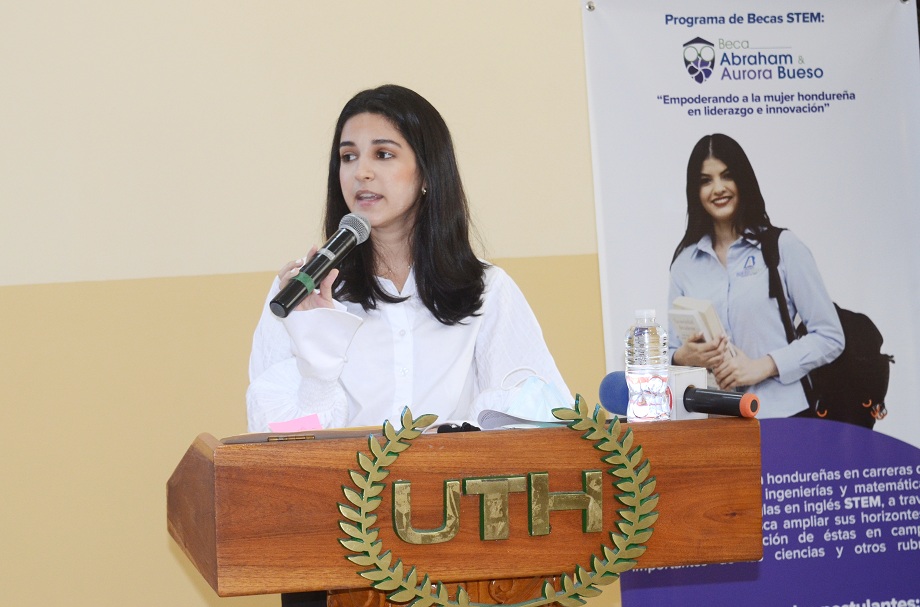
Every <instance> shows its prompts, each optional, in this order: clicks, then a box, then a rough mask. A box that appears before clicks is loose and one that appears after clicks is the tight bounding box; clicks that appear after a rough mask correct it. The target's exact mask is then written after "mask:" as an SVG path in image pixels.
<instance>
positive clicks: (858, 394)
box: [760, 228, 894, 429]
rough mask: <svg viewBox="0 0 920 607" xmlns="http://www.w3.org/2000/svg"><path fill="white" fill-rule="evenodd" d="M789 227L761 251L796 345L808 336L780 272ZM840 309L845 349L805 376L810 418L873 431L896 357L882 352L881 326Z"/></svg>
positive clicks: (765, 238)
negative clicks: (788, 299)
mask: <svg viewBox="0 0 920 607" xmlns="http://www.w3.org/2000/svg"><path fill="white" fill-rule="evenodd" d="M782 231H783V228H770V229H768V230H766V231H765V232H764V233H762V235H761V241H760V244H761V252H762V254H763V258H764V263H765V264H766V265H767V268H768V269H769V271H770V275H769V276H770V278H769V280H770V297H771V298H775V299H776V301H777V306H778V307H779V313H780V317H781V318H782V321H783V327H784V329H785V331H786V339H787V341H789V343H792V341H794V340H795V339H798V338H799V337H801V336H803V335H805V334H807V332H808V329H807V328H806V327H805V326H804V324H801V323H800V324H799V326H798V327H795V326H794V325H793V322H792V318H790V316H789V307H788V305H787V302H786V294H785V289H784V287H783V281H782V277H781V276H780V273H779V262H780V256H779V235H780V233H781V232H782ZM834 308H835V309H836V311H837V317H838V319H839V320H840V325H841V327H842V328H843V336H844V341H845V343H844V349H843V352H842V353H841V354H840V356H838V357H837V358H836V359H835V360H834V361H832V362H830V363H828V364H826V365H823V366H821V367H818V368H817V369H814V370H812V371H811V372H810V373H809V374H808V375H806V376H805V377H803V378H802V388H803V389H804V390H805V396H806V398H807V399H808V404H809V407H810V408H809V414H808V415H807V417H820V418H823V419H830V420H835V421H842V422H846V423H850V424H855V425H857V426H862V427H864V428H870V429H871V428H872V427H874V426H875V422H876V421H877V420H880V419H882V418H884V417H885V415H886V414H887V409H886V407H885V395H886V394H887V393H888V381H889V377H890V373H891V368H890V367H891V364H892V363H894V356H891V355H888V354H882V352H881V348H882V342H883V338H882V334H881V332H880V331H879V330H878V327H876V326H875V323H874V322H872V320H871V319H870V318H869V317H868V316H866V315H865V314H861V313H859V312H853V311H851V310H847V309H844V308H841V307H840V306H838V305H837V304H836V303H835V304H834Z"/></svg>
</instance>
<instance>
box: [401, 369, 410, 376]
mask: <svg viewBox="0 0 920 607" xmlns="http://www.w3.org/2000/svg"><path fill="white" fill-rule="evenodd" d="M399 372H400V373H401V374H402V376H403V377H405V376H406V375H409V369H407V368H406V367H403V368H402V369H400V370H399Z"/></svg>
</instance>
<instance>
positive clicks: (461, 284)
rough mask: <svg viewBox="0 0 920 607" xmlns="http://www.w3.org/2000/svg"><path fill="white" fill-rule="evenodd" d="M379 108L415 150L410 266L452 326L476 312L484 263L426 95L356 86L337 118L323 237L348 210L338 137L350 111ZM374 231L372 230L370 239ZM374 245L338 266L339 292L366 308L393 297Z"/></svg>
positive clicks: (446, 139)
mask: <svg viewBox="0 0 920 607" xmlns="http://www.w3.org/2000/svg"><path fill="white" fill-rule="evenodd" d="M364 113H370V114H378V115H380V116H383V117H384V118H386V119H387V120H389V121H390V122H391V123H392V124H393V126H394V127H396V130H398V131H399V133H400V134H401V135H402V136H403V137H404V138H405V139H406V141H407V142H408V143H409V146H410V147H411V148H412V151H413V152H415V158H416V163H417V166H418V171H419V175H420V178H421V179H420V180H421V183H424V184H425V188H426V190H427V192H426V193H425V194H424V195H422V196H421V197H420V198H419V199H418V200H417V201H416V203H415V204H416V214H415V225H414V227H413V229H412V235H411V242H410V243H409V244H410V246H411V249H412V269H413V271H414V273H415V281H416V285H417V286H418V294H419V297H420V298H421V300H422V303H423V304H424V305H425V307H426V308H428V310H429V311H431V313H432V314H433V315H434V317H435V318H436V319H438V321H440V322H441V323H443V324H445V325H453V324H457V323H459V322H461V321H462V320H463V319H465V318H468V317H470V316H473V315H475V314H476V313H478V311H479V309H480V308H481V307H482V294H483V292H484V290H485V274H484V270H485V267H486V264H484V263H482V262H481V261H480V260H479V259H478V258H477V257H476V255H475V254H474V253H473V248H472V246H471V244H470V236H469V230H470V211H469V205H468V203H467V199H466V194H465V193H464V190H463V183H462V182H461V180H460V170H459V168H458V167H457V160H456V156H455V155H454V144H453V140H452V139H451V136H450V131H449V130H448V128H447V124H445V122H444V119H443V118H442V117H441V114H439V113H438V111H437V110H436V109H435V108H434V106H432V105H431V104H430V103H429V102H428V101H427V100H426V99H425V98H423V97H422V96H421V95H419V94H418V93H416V92H414V91H411V90H409V89H407V88H405V87H401V86H396V85H392V84H388V85H384V86H381V87H378V88H375V89H369V90H366V91H361V92H360V93H358V94H357V95H355V96H354V97H352V99H351V100H350V101H349V102H348V103H346V104H345V107H344V108H343V109H342V113H341V115H340V116H339V120H338V122H337V123H336V125H335V136H334V137H333V140H332V153H331V155H330V158H329V181H328V186H327V195H326V214H325V230H326V237H327V238H328V237H330V236H332V234H334V233H335V231H336V230H337V229H338V227H339V221H340V220H341V219H342V217H344V216H345V215H346V214H347V213H348V212H349V211H348V206H347V205H346V204H345V197H344V196H343V194H342V186H341V183H340V182H339V167H340V165H341V158H340V151H339V143H340V142H341V140H342V129H343V128H344V126H345V123H346V122H347V121H348V119H349V118H351V117H353V116H356V115H358V114H364ZM373 238H374V234H373V231H372V232H371V242H373ZM374 255H375V252H374V247H373V246H366V245H365V246H362V247H357V248H356V249H355V250H354V251H353V252H352V253H351V255H349V256H348V257H346V258H345V260H344V261H343V263H342V264H341V265H340V266H339V277H338V279H337V283H336V286H335V295H336V297H338V298H340V299H342V300H344V301H350V302H354V303H359V304H361V306H362V307H363V308H364V309H365V310H369V309H374V308H376V307H377V302H378V301H385V302H388V303H396V302H399V301H402V298H399V297H394V296H392V295H389V294H387V293H386V292H385V291H383V289H382V288H381V287H380V284H379V283H378V282H377V279H376V278H375V269H376V264H375V259H374Z"/></svg>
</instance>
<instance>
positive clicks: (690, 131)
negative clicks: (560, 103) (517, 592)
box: [582, 0, 920, 607]
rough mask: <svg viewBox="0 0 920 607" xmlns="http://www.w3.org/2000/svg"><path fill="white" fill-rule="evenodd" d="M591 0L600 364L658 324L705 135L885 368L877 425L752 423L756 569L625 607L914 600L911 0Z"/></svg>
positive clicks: (645, 592)
mask: <svg viewBox="0 0 920 607" xmlns="http://www.w3.org/2000/svg"><path fill="white" fill-rule="evenodd" d="M582 4H583V6H584V32H585V55H586V66H587V77H588V97H589V104H590V118H591V133H592V148H593V149H592V152H593V163H594V180H595V197H596V203H597V217H598V240H599V256H600V265H601V290H602V297H603V311H604V336H605V348H606V354H607V367H608V370H609V371H612V370H615V369H622V368H623V334H624V331H625V330H626V328H627V327H628V326H629V324H630V322H631V320H632V318H633V311H634V310H636V309H642V308H651V307H654V308H655V309H656V310H657V311H658V317H659V320H660V321H661V322H662V323H666V322H667V310H668V308H669V304H670V302H669V301H668V285H669V271H670V266H671V261H672V257H673V256H674V254H675V250H676V249H677V245H678V243H679V242H680V240H681V238H682V237H683V236H684V233H685V230H686V229H687V211H688V204H689V203H688V196H691V195H692V193H691V192H688V190H689V189H690V188H688V186H687V180H688V170H689V171H691V172H692V171H694V170H698V169H694V168H692V167H691V168H689V169H688V164H692V162H690V156H691V151H692V149H693V148H694V146H695V145H696V144H697V142H698V141H700V140H701V138H703V137H704V136H706V135H711V134H715V133H720V134H724V135H727V136H729V137H730V138H732V139H733V140H735V141H736V142H737V143H738V144H739V145H740V146H741V148H743V150H744V153H745V154H746V156H747V158H748V159H749V161H750V165H751V166H752V167H753V170H754V173H755V174H756V179H757V181H758V183H759V186H760V190H761V193H762V194H763V199H764V202H765V209H766V213H767V214H768V215H769V218H770V221H771V222H772V224H773V225H776V226H780V227H784V228H787V229H788V230H789V231H790V232H792V233H793V234H794V235H795V236H796V237H797V239H798V240H800V241H801V242H802V243H803V244H804V245H805V247H807V250H808V251H810V254H811V256H813V258H814V264H815V265H816V266H817V271H818V272H819V273H820V279H821V281H822V282H823V284H824V286H825V287H826V288H827V291H828V292H829V294H830V296H831V298H832V299H833V301H834V302H836V303H837V304H839V305H840V306H841V307H844V308H848V309H851V310H855V311H859V312H862V313H864V314H866V315H868V316H869V317H870V318H871V319H872V321H874V323H875V324H876V326H877V327H878V328H879V330H880V332H881V334H882V336H883V338H884V343H883V347H882V351H883V352H884V353H886V354H890V355H892V356H893V357H894V360H895V364H893V365H891V376H890V382H889V385H888V391H887V395H886V398H885V404H886V407H887V412H888V415H887V417H885V418H884V419H880V420H879V421H877V423H876V424H875V426H874V430H866V429H863V428H857V427H853V426H850V425H846V424H840V423H836V422H829V421H825V420H803V419H763V422H762V423H763V444H764V453H763V458H764V461H763V466H764V478H763V484H764V560H763V562H761V563H756V564H733V565H717V566H708V567H703V568H692V569H688V570H672V571H666V572H662V571H656V572H641V571H638V572H632V573H630V574H628V575H626V576H624V578H623V602H624V605H626V606H627V607H628V606H629V605H643V604H688V605H692V604H709V605H735V604H737V603H738V600H739V597H741V596H743V597H744V602H745V604H753V605H770V606H776V605H789V606H792V605H797V606H798V607H805V606H809V605H814V606H818V605H859V606H863V605H865V606H871V605H907V606H910V605H914V606H917V607H920V592H918V591H917V589H918V587H917V584H916V582H915V581H914V580H915V579H916V577H915V576H916V574H915V573H914V572H916V571H918V570H920V504H918V496H920V490H918V484H917V483H918V481H920V470H918V468H917V464H918V461H920V456H918V453H920V450H918V449H917V447H918V446H920V438H918V436H920V433H918V431H920V406H918V405H917V398H916V394H917V393H918V391H920V373H918V372H917V369H918V368H920V349H918V347H917V344H918V343H920V322H918V320H917V314H916V312H915V310H916V308H917V302H918V301H920V271H918V269H917V268H918V265H920V264H918V261H920V251H918V248H917V247H916V246H915V245H914V241H915V239H916V235H917V234H918V231H920V212H918V211H917V201H918V200H920V179H918V171H917V166H916V165H917V158H920V112H918V111H917V107H918V105H917V100H918V99H920V49H918V37H917V6H916V2H915V0H909V1H902V0H877V1H875V2H859V3H856V2H849V3H844V2H837V1H834V0H819V1H815V2H811V3H808V4H802V3H801V2H791V1H772V0H771V1H767V0H760V1H753V0H738V1H733V2H727V1H703V0H693V1H688V2H674V1H662V0H594V1H593V2H588V3H586V4H585V3H582ZM697 175H699V173H697ZM697 192H698V189H697ZM743 200H744V198H743V194H742V196H741V201H742V202H741V204H743ZM691 202H692V201H691ZM774 309H775V307H774ZM753 313H754V312H753V308H752V314H753ZM766 406H767V403H765V407H766ZM898 517H899V518H898ZM905 580H909V581H905ZM739 584H740V585H742V586H739ZM885 601H888V602H885ZM891 601H894V602H891Z"/></svg>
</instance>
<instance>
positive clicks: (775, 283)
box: [760, 226, 821, 417]
mask: <svg viewBox="0 0 920 607" xmlns="http://www.w3.org/2000/svg"><path fill="white" fill-rule="evenodd" d="M785 229H786V228H777V227H773V226H771V227H769V228H767V229H766V230H764V231H763V232H761V234H760V253H761V254H762V255H763V261H764V263H765V264H766V266H767V269H768V270H769V272H770V274H769V277H770V298H771V299H775V300H776V305H777V306H778V307H779V316H780V318H781V319H782V321H783V328H784V329H785V330H786V341H788V342H789V343H790V344H791V343H792V342H794V341H795V340H796V339H798V337H799V335H798V334H797V332H796V328H795V326H794V325H793V324H792V318H791V317H790V316H789V305H788V304H787V303H786V290H785V288H784V287H783V278H782V276H780V274H779V235H780V234H781V233H782V232H783V230H785ZM800 329H804V326H801V325H800ZM805 332H806V331H805V330H802V334H804V333H805ZM801 382H802V389H803V390H804V391H805V398H806V400H808V407H809V409H810V411H811V416H817V417H821V415H820V414H819V413H818V409H817V404H818V403H817V401H818V397H817V395H816V394H815V391H814V389H813V388H812V385H811V380H810V378H809V377H808V375H806V376H805V377H803V378H802V380H801Z"/></svg>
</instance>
